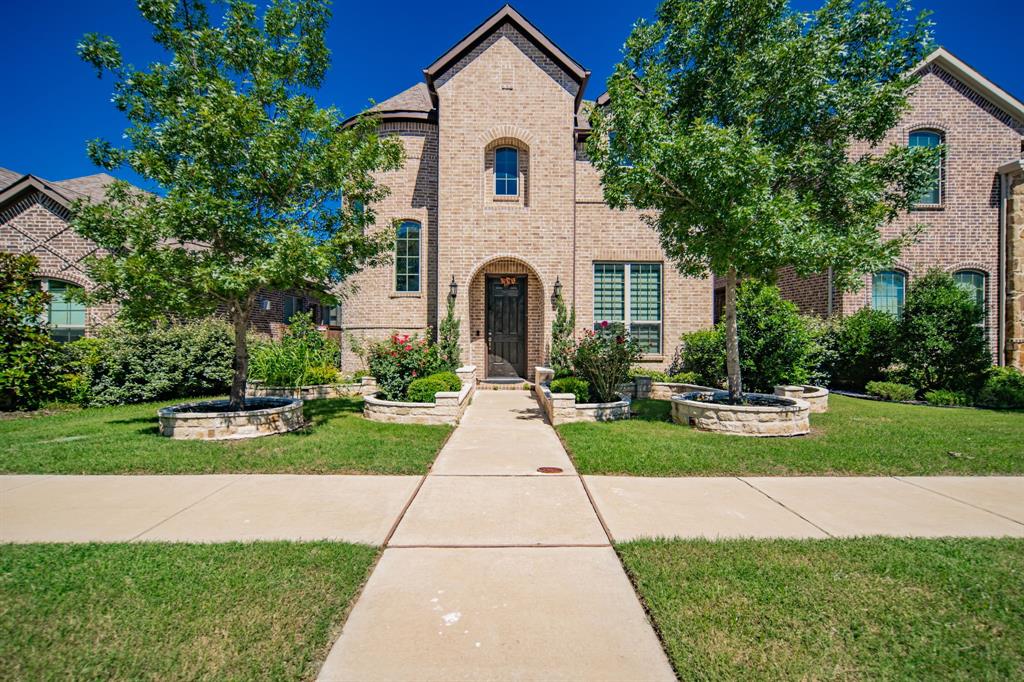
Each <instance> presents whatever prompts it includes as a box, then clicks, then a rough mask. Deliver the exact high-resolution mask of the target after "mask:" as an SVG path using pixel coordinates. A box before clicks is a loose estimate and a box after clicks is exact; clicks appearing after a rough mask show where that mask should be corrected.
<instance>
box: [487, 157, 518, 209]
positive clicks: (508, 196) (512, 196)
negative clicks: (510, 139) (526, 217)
mask: <svg viewBox="0 0 1024 682" xmlns="http://www.w3.org/2000/svg"><path fill="white" fill-rule="evenodd" d="M503 149H511V150H512V151H514V152H515V153H516V174H515V178H516V191H515V194H498V152H500V151H501V150H503ZM522 155H523V150H522V149H520V148H519V147H516V146H515V145H511V144H503V145H501V146H498V147H495V148H494V187H492V188H491V189H492V191H493V193H494V196H495V197H498V198H503V199H505V200H512V199H518V198H519V196H520V195H521V194H522V190H521V189H520V187H519V186H520V185H521V184H522V182H523V173H522V159H521V158H520V157H521V156H522ZM506 182H507V180H506ZM506 187H507V185H506Z"/></svg>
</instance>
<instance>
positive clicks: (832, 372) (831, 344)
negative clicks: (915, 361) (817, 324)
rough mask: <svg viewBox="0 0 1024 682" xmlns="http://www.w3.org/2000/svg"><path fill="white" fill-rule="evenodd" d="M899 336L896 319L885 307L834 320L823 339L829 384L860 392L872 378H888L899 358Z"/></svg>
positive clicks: (825, 371) (825, 368)
mask: <svg viewBox="0 0 1024 682" xmlns="http://www.w3.org/2000/svg"><path fill="white" fill-rule="evenodd" d="M898 338H899V329H898V326H897V322H896V318H895V317H893V316H892V315H891V314H889V313H887V312H885V311H882V310H873V309H871V308H862V309H860V310H858V311H857V312H855V313H854V314H852V315H850V316H848V317H838V318H835V319H833V320H830V321H829V324H828V327H827V329H826V331H825V335H824V338H823V344H824V346H825V347H826V349H827V351H826V358H825V359H824V362H823V364H824V367H823V372H824V374H825V375H826V376H827V377H828V381H829V385H830V386H833V387H836V388H847V389H852V390H856V391H859V390H862V389H863V388H864V386H865V385H867V383H868V382H869V381H881V380H882V379H884V378H885V370H886V369H887V368H889V367H890V366H891V365H892V364H893V362H894V361H895V351H896V341H897V339H898Z"/></svg>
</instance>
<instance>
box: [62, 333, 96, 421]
mask: <svg viewBox="0 0 1024 682" xmlns="http://www.w3.org/2000/svg"><path fill="white" fill-rule="evenodd" d="M104 347H105V344H104V342H103V340H102V339H97V338H92V337H86V338H81V339H77V340H75V341H72V342H71V343H68V344H65V345H64V353H65V359H66V374H64V375H63V376H62V377H61V384H62V385H61V393H60V396H59V399H60V400H64V401H67V402H72V403H77V404H79V405H88V404H89V403H90V402H91V401H92V377H93V375H94V373H95V367H96V365H98V364H99V363H100V362H101V361H102V360H103V349H104Z"/></svg>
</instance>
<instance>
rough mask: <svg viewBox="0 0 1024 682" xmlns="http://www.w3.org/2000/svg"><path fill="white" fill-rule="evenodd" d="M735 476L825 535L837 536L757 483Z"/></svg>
mask: <svg viewBox="0 0 1024 682" xmlns="http://www.w3.org/2000/svg"><path fill="white" fill-rule="evenodd" d="M735 478H736V480H737V481H742V482H744V483H746V484H747V485H749V486H750V487H751V488H753V489H754V490H756V491H757V492H759V493H761V494H762V495H764V496H765V497H767V498H768V499H769V500H771V501H772V502H774V503H775V504H777V505H779V506H780V507H782V508H783V509H785V510H786V511H788V512H789V513H790V514H792V515H793V516H796V517H798V518H800V519H803V520H804V521H805V522H806V523H809V524H810V525H812V526H814V527H815V528H817V529H818V530H820V531H821V532H822V533H824V534H825V535H827V536H828V537H830V538H834V537H835V536H834V535H832V533H829V532H828V531H827V530H825V529H824V528H822V527H821V526H819V525H818V524H816V523H815V522H814V521H811V520H810V519H809V518H807V517H806V516H804V515H803V514H801V513H800V512H798V511H797V510H795V509H793V508H792V507H787V506H786V505H785V504H783V503H782V502H780V501H779V500H777V499H775V498H774V497H772V496H771V495H769V494H768V493H766V492H765V491H763V490H761V489H760V488H758V487H757V486H756V485H754V484H753V483H751V482H750V481H748V480H747V479H745V478H743V477H742V476H736V477H735Z"/></svg>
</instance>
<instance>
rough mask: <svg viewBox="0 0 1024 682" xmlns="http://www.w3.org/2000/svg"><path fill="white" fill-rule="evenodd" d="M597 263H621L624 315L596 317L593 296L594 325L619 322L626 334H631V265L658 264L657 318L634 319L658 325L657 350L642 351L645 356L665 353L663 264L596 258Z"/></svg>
mask: <svg viewBox="0 0 1024 682" xmlns="http://www.w3.org/2000/svg"><path fill="white" fill-rule="evenodd" d="M593 265H594V266H597V265H621V266H622V276H623V283H622V296H623V299H624V300H623V302H622V314H623V316H624V317H625V319H623V320H603V319H598V317H597V310H596V307H597V297H596V296H593V298H594V305H593V306H592V309H591V313H592V314H593V316H594V326H595V327H596V326H597V325H598V324H600V323H601V322H605V321H606V322H610V323H616V322H617V323H619V324H621V325H622V326H623V327H624V328H625V330H626V333H627V334H632V326H633V324H634V320H633V272H632V271H633V266H634V265H657V266H658V306H659V310H658V317H659V319H657V320H636V321H635V323H636V324H646V325H650V326H652V327H653V326H655V325H657V327H658V350H657V351H656V352H649V351H644V355H645V356H656V355H664V353H665V264H664V263H661V262H658V261H611V260H596V261H594V263H593ZM594 274H595V273H594V271H593V269H591V276H592V278H593V281H592V283H591V294H592V295H593V289H594V285H595V284H596V283H597V282H596V277H595V276H594Z"/></svg>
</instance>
